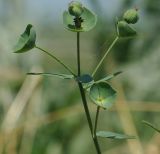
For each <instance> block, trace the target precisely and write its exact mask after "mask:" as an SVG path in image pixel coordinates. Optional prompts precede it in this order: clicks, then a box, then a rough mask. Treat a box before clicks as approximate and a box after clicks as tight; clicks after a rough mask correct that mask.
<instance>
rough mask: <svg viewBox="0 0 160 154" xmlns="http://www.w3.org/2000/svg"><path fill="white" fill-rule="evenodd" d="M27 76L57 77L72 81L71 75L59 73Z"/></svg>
mask: <svg viewBox="0 0 160 154" xmlns="http://www.w3.org/2000/svg"><path fill="white" fill-rule="evenodd" d="M27 74H28V75H43V76H50V77H58V78H61V79H73V78H74V76H73V75H68V74H59V73H27Z"/></svg>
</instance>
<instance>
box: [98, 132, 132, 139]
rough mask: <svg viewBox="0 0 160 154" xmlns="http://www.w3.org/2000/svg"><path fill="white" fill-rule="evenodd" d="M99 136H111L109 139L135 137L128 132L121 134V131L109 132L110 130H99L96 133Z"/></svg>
mask: <svg viewBox="0 0 160 154" xmlns="http://www.w3.org/2000/svg"><path fill="white" fill-rule="evenodd" d="M96 135H97V136H98V137H102V138H109V139H118V140H122V139H135V137H134V136H130V135H126V134H119V133H114V132H108V131H99V132H97V133H96Z"/></svg>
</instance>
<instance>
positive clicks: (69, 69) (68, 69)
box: [35, 46, 76, 76]
mask: <svg viewBox="0 0 160 154" xmlns="http://www.w3.org/2000/svg"><path fill="white" fill-rule="evenodd" d="M35 48H37V49H39V50H41V51H43V52H44V53H46V54H47V55H48V56H50V57H52V58H53V59H54V60H56V61H57V62H58V63H60V64H61V65H62V66H63V67H64V68H65V69H66V70H67V71H69V72H70V73H71V74H72V75H74V76H76V75H75V73H74V72H73V71H72V70H71V68H69V67H68V66H67V65H65V64H64V63H63V62H62V61H61V60H60V59H59V58H57V57H56V56H54V55H53V54H51V53H50V52H48V51H46V50H44V49H42V48H40V47H38V46H35Z"/></svg>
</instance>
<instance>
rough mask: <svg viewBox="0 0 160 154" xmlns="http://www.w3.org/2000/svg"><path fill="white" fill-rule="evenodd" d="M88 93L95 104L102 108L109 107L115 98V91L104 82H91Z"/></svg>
mask: <svg viewBox="0 0 160 154" xmlns="http://www.w3.org/2000/svg"><path fill="white" fill-rule="evenodd" d="M89 95H90V98H91V99H92V101H93V102H94V103H95V104H97V105H98V106H100V107H102V108H104V109H109V108H110V107H111V106H112V105H113V103H114V102H115V99H116V91H115V90H114V89H113V88H112V87H111V86H110V85H109V84H108V83H105V82H100V83H96V84H93V85H92V86H91V88H90V92H89Z"/></svg>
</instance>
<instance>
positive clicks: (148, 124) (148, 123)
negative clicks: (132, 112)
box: [142, 120, 160, 133]
mask: <svg viewBox="0 0 160 154" xmlns="http://www.w3.org/2000/svg"><path fill="white" fill-rule="evenodd" d="M142 122H143V123H144V124H145V125H147V126H149V127H151V128H153V129H154V130H156V131H157V132H159V133H160V129H158V128H156V127H155V126H154V125H153V124H151V123H150V122H147V121H144V120H143V121H142Z"/></svg>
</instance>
